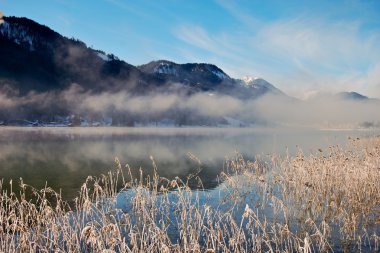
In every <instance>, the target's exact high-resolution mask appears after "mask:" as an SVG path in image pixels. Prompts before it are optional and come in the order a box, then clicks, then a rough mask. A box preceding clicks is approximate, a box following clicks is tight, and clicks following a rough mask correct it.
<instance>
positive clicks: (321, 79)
mask: <svg viewBox="0 0 380 253" xmlns="http://www.w3.org/2000/svg"><path fill="white" fill-rule="evenodd" d="M219 3H220V4H221V5H222V6H223V7H224V8H226V9H227V10H228V11H229V12H230V13H231V15H234V16H235V18H237V19H238V20H239V21H240V22H241V24H242V26H244V27H243V28H241V29H238V30H230V31H226V30H225V31H223V33H221V32H216V31H211V30H207V29H206V27H202V26H199V25H197V26H195V25H191V24H187V25H184V24H183V25H180V26H179V27H177V29H176V30H175V34H176V36H177V38H178V39H180V40H181V41H184V42H186V43H187V44H188V45H189V46H191V47H193V49H201V50H202V52H201V51H196V50H193V52H194V54H197V52H198V53H199V54H200V56H199V57H197V56H193V57H194V58H200V57H201V55H205V53H204V52H203V51H205V52H206V53H209V54H208V56H207V57H208V59H206V60H213V63H215V64H217V65H219V66H221V67H222V68H223V69H225V70H226V71H227V72H228V73H229V74H230V75H232V76H235V77H240V76H244V75H258V76H262V77H264V78H265V79H268V80H269V81H271V82H272V83H274V84H275V85H277V86H278V87H279V88H281V89H282V90H284V91H285V92H287V93H289V94H291V95H295V96H297V97H302V96H303V94H304V93H306V92H309V91H310V90H322V91H323V90H327V91H332V92H338V91H343V90H350V91H351V90H355V91H358V92H362V93H364V94H366V95H368V96H375V97H380V94H379V93H380V92H377V90H380V81H379V79H378V78H377V77H378V75H377V73H378V72H376V71H378V68H379V67H378V66H379V65H380V47H379V46H378V45H379V44H380V35H379V34H380V31H377V30H375V29H372V30H371V29H367V28H366V25H367V24H366V23H365V21H363V20H359V19H333V18H328V17H326V16H316V15H306V14H305V13H302V14H300V15H299V16H298V17H292V18H278V19H274V20H272V21H269V22H259V21H258V20H257V19H255V18H254V17H253V16H249V15H248V14H247V13H246V11H244V10H239V8H238V7H236V6H235V5H233V4H231V3H230V2H224V1H222V2H219ZM242 31H245V32H242ZM179 53H181V52H179ZM184 57H186V56H184Z"/></svg>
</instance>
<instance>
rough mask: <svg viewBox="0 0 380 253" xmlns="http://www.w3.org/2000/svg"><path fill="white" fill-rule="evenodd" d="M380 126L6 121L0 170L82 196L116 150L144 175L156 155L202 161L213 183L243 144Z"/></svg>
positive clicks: (281, 143)
mask: <svg viewBox="0 0 380 253" xmlns="http://www.w3.org/2000/svg"><path fill="white" fill-rule="evenodd" d="M373 134H374V133H373V132H352V131H340V132H337V131H329V132H328V131H312V130H297V131H295V130H278V129H272V130H263V129H203V128H194V129H186V128H181V129H174V128H172V129H149V128H143V129H137V128H0V177H1V178H4V179H5V180H6V181H8V180H9V179H13V180H18V179H19V178H20V177H22V178H23V179H24V181H25V183H27V184H29V185H32V186H35V187H37V188H41V187H43V186H44V185H45V182H46V181H47V182H48V185H49V186H52V187H53V188H54V189H56V190H59V189H60V188H62V189H63V194H64V196H66V197H70V198H71V197H73V196H75V194H76V192H77V191H78V190H79V187H80V186H81V184H82V183H83V182H84V180H85V178H86V177H87V176H88V175H94V176H97V175H100V174H101V173H106V172H107V171H109V170H112V169H113V168H114V167H115V164H114V158H115V157H118V158H119V159H120V161H121V163H122V165H125V164H127V163H128V164H129V165H130V166H131V167H132V169H133V173H135V175H137V173H138V170H139V168H140V167H142V168H143V169H144V171H145V172H146V173H149V172H151V171H152V161H151V160H150V159H149V157H150V156H152V157H153V158H154V160H155V162H156V164H157V166H158V172H159V174H160V175H161V176H164V177H168V178H173V177H175V176H180V177H186V175H188V174H189V173H191V172H194V171H196V170H197V168H198V167H199V166H198V164H197V163H196V162H195V161H193V160H191V159H190V158H189V157H188V155H187V154H188V153H189V152H190V153H192V154H194V155H195V156H196V157H197V158H199V159H200V161H201V162H202V169H203V171H202V173H201V174H200V176H201V178H202V180H203V181H204V187H205V188H209V187H214V186H215V180H214V179H215V178H216V175H217V174H218V173H219V172H220V170H221V169H222V168H223V162H224V161H225V159H226V157H232V156H234V154H235V153H236V152H239V153H241V154H243V155H244V156H245V157H246V158H248V159H253V158H254V157H255V156H256V155H266V154H272V153H277V154H285V152H286V149H287V148H288V149H289V152H290V153H294V152H295V151H296V150H297V145H298V147H300V148H302V149H303V150H304V151H305V152H315V151H316V150H317V149H318V148H324V147H327V146H329V145H334V144H343V145H344V143H345V142H346V140H347V137H348V136H363V135H373Z"/></svg>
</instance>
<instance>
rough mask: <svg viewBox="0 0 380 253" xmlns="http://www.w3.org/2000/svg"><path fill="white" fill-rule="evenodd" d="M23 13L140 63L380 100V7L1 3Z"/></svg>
mask: <svg viewBox="0 0 380 253" xmlns="http://www.w3.org/2000/svg"><path fill="white" fill-rule="evenodd" d="M0 10H1V11H2V12H3V13H4V14H5V15H9V16H25V17H28V18H31V19H33V20H35V21H37V22H39V23H42V24H45V25H47V26H49V27H51V28H52V29H54V30H56V31H57V32H59V33H61V34H63V35H65V36H67V37H74V38H77V39H80V40H82V41H84V42H85V43H86V44H87V45H88V46H91V47H93V48H96V49H101V50H104V51H106V52H107V53H113V54H115V55H117V56H118V57H119V58H121V59H123V60H125V61H127V62H129V63H131V64H134V65H140V64H144V63H147V62H149V61H151V60H158V59H167V60H171V61H175V62H178V63H186V62H207V63H213V64H216V65H217V66H219V67H220V68H222V69H223V70H224V71H225V72H226V73H227V74H229V75H230V76H232V77H235V78H238V77H242V76H246V75H248V76H259V77H262V78H264V79H266V80H268V81H269V82H271V83H273V84H274V85H275V86H277V87H278V88H280V89H282V90H283V91H285V92H286V93H288V94H290V95H293V96H296V97H301V98H302V97H307V96H309V95H311V94H313V93H315V92H316V91H322V92H339V91H342V90H345V91H358V92H361V93H363V94H365V95H367V96H370V97H378V98H380V1H377V0H373V1H355V0H335V1H324V0H320V1H308V0H303V1H280V0H269V1H255V0H246V1H244V0H242V1H227V0H220V1H219V0H215V1H206V0H203V1H202V0H198V1H197V0H193V1H179V0H162V1H153V0H151V1H150V0H149V1H148V0H138V1H137V0H130V1H126V0H125V1H123V0H92V1H89V0H80V1H78V0H34V1H30V0H0Z"/></svg>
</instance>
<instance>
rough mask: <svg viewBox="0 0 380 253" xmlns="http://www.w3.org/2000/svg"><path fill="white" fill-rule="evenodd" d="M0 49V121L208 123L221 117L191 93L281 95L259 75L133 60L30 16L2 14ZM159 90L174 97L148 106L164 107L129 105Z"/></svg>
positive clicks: (244, 97) (248, 97) (250, 96)
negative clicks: (238, 75)
mask: <svg viewBox="0 0 380 253" xmlns="http://www.w3.org/2000/svg"><path fill="white" fill-rule="evenodd" d="M0 55H1V57H0V106H1V107H0V123H3V124H13V123H11V122H51V121H52V122H57V121H59V122H62V121H65V122H67V121H75V120H74V118H77V119H78V118H82V119H83V118H95V119H97V120H101V121H102V122H106V121H107V122H111V121H112V123H113V124H115V122H117V124H126V122H129V123H128V124H130V121H133V122H134V123H135V122H141V121H144V122H145V123H146V122H149V121H152V117H153V116H154V121H157V120H159V118H160V117H162V118H165V119H166V120H167V119H168V120H169V121H170V120H172V121H174V122H178V117H182V118H183V117H185V118H189V117H190V116H187V115H190V114H191V117H192V119H191V120H184V121H183V122H185V123H186V124H187V123H188V124H196V125H199V124H206V125H209V124H214V123H215V122H216V121H223V118H224V117H223V116H224V115H222V114H223V113H220V112H218V114H217V116H214V115H212V113H207V110H209V109H210V108H207V107H205V108H202V109H199V108H197V112H194V108H193V107H194V106H193V105H192V104H193V102H192V101H193V100H191V99H190V98H191V97H195V95H197V94H198V95H199V94H202V96H203V97H202V99H209V100H212V99H214V100H215V99H216V98H215V96H216V97H218V98H220V99H225V98H226V97H228V98H230V99H236V100H252V99H256V98H258V97H260V96H262V95H264V94H267V93H273V94H276V95H281V96H286V95H285V94H284V93H282V92H281V91H280V90H278V89H277V88H275V87H274V86H273V85H271V84H270V83H268V82H267V81H265V80H263V79H258V78H251V79H249V78H245V79H234V78H231V77H230V76H228V74H226V73H225V72H224V71H223V70H222V69H220V68H218V67H217V66H215V65H212V64H206V63H186V64H177V63H174V62H170V61H166V60H159V61H152V62H150V63H147V64H145V65H141V66H133V65H131V64H129V63H127V62H125V61H123V60H120V59H119V58H118V57H116V56H115V55H112V54H106V53H105V52H103V51H101V50H95V49H93V48H90V47H87V45H86V44H85V43H84V42H82V41H80V40H77V39H73V38H67V37H64V36H62V35H60V34H59V33H57V32H55V31H53V30H52V29H50V28H49V27H47V26H44V25H41V24H38V23H36V22H35V21H33V20H30V19H27V18H18V17H4V23H2V24H0ZM158 94H160V95H165V96H169V95H170V96H176V101H175V102H173V103H172V104H170V105H169V106H168V108H166V107H165V108H164V109H162V108H161V110H160V113H155V114H154V113H151V112H152V111H155V110H157V108H158V107H159V106H161V105H158V106H157V105H155V106H153V105H152V106H151V105H149V106H147V105H146V104H143V105H142V106H140V107H147V108H145V111H146V112H147V113H145V114H144V113H141V111H142V109H141V108H140V111H139V110H137V109H136V108H135V107H138V104H139V103H140V104H141V99H140V100H136V101H137V102H136V103H135V104H129V101H133V99H135V98H141V97H148V96H156V97H157V96H158ZM106 95H107V96H106ZM208 96H210V97H208ZM211 96H214V97H213V98H211ZM223 96H224V97H223ZM107 97H108V98H109V97H112V98H113V101H108V100H106V98H107ZM198 97H199V96H198ZM101 99H103V100H101ZM166 102H167V101H166ZM185 102H187V105H185V106H184V105H183V104H184V103H185ZM202 102H203V101H202ZM146 103H147V102H146ZM192 106H193V107H192ZM126 107H128V108H126ZM148 107H149V108H150V107H152V108H150V109H149V108H148ZM89 108H90V109H91V110H89ZM203 110H205V111H203ZM89 111H91V112H89ZM226 111H228V110H226ZM151 114H154V115H153V116H152V115H151ZM89 115H90V116H89ZM146 115H149V116H146ZM184 115H185V116H184ZM205 115H206V116H205ZM226 116H231V115H226ZM232 116H234V115H232ZM68 118H70V119H68ZM108 118H110V119H111V120H106V119H108ZM116 118H117V120H116ZM130 119H132V120H130ZM77 121H78V120H77ZM79 121H80V120H79ZM77 123H78V122H77ZM17 124H23V123H17ZM28 124H29V123H28Z"/></svg>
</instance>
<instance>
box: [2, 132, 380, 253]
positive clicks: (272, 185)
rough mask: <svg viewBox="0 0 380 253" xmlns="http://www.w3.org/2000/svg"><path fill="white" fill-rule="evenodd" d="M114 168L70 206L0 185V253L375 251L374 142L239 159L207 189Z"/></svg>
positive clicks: (377, 178) (378, 171)
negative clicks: (309, 151)
mask: <svg viewBox="0 0 380 253" xmlns="http://www.w3.org/2000/svg"><path fill="white" fill-rule="evenodd" d="M194 159H195V158H194ZM116 164H117V169H116V170H115V172H109V173H108V174H107V175H102V176H101V177H99V178H94V177H88V179H87V180H86V182H84V184H83V185H82V187H81V190H80V192H79V194H78V197H77V198H76V199H75V200H74V205H72V206H71V205H69V204H68V203H67V202H65V201H64V200H63V199H62V198H61V195H60V194H59V193H56V192H55V191H53V190H52V189H50V188H49V187H45V188H44V189H41V190H36V189H34V188H32V187H31V186H28V185H26V184H24V182H23V181H22V180H20V189H21V190H20V192H19V193H17V194H16V193H14V192H13V191H12V187H11V188H10V189H9V190H6V189H5V187H3V182H2V181H1V183H0V190H1V191H0V192H1V193H0V224H1V226H0V251H2V252H209V253H210V252H333V251H335V252H359V251H361V252H378V251H379V242H380V167H379V166H380V138H378V137H374V138H369V139H365V140H357V139H351V140H350V145H349V146H348V147H347V148H345V149H342V148H341V147H338V146H333V147H330V148H329V149H328V150H325V151H323V150H319V151H318V152H316V153H315V154H311V155H304V154H303V153H302V152H301V151H300V152H299V153H298V154H297V155H296V156H294V157H290V156H286V157H283V158H280V157H274V156H273V157H271V159H266V158H264V159H260V158H258V159H256V160H255V161H253V162H250V161H246V160H245V159H243V158H242V157H241V156H236V157H235V158H234V159H230V160H228V161H227V162H226V165H227V166H226V168H225V171H224V172H223V173H221V175H220V180H221V184H220V186H219V187H218V188H217V189H216V190H212V191H202V190H192V189H190V187H189V184H188V180H187V181H185V182H183V181H182V180H181V179H179V178H175V179H173V180H169V179H165V178H161V177H159V175H158V174H157V173H154V175H153V176H144V174H143V171H142V170H140V177H139V178H133V177H132V173H131V168H129V166H126V167H122V166H121V164H120V162H119V161H118V160H116ZM199 164H200V163H199ZM153 166H154V169H155V172H156V171H157V168H156V167H155V164H154V162H153ZM194 177H195V176H194V175H193V176H191V177H189V178H194ZM189 178H188V179H189ZM11 186H12V182H11ZM28 192H31V193H32V194H33V196H34V197H33V198H29V197H26V196H29V194H28Z"/></svg>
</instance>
